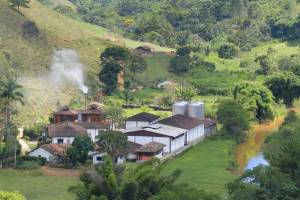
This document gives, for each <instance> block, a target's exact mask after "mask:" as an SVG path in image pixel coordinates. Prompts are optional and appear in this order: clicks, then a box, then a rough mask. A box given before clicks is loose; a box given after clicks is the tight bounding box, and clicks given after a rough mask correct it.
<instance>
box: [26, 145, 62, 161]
mask: <svg viewBox="0 0 300 200" xmlns="http://www.w3.org/2000/svg"><path fill="white" fill-rule="evenodd" d="M66 148H67V146H66V145H59V144H45V145H42V146H40V147H39V148H36V149H34V150H32V151H31V152H30V153H29V156H33V157H42V158H45V159H46V161H47V162H50V163H55V164H59V163H62V162H63V161H64V157H65V151H66Z"/></svg>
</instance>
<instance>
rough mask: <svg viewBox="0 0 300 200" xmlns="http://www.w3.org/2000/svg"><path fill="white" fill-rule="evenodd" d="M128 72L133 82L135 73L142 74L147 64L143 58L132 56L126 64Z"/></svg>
mask: <svg viewBox="0 0 300 200" xmlns="http://www.w3.org/2000/svg"><path fill="white" fill-rule="evenodd" d="M128 68H129V71H130V72H131V73H132V79H133V80H135V75H136V73H142V72H144V71H145V70H146V69H147V62H146V61H145V59H144V58H143V57H140V56H133V57H132V58H131V59H130V62H129V64H128Z"/></svg>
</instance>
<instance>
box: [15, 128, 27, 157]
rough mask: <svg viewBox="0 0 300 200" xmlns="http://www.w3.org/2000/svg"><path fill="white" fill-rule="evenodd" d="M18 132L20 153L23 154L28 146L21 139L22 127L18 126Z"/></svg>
mask: <svg viewBox="0 0 300 200" xmlns="http://www.w3.org/2000/svg"><path fill="white" fill-rule="evenodd" d="M18 131H19V134H18V137H17V138H18V141H19V143H20V145H21V153H22V155H25V154H26V153H27V152H29V151H30V147H29V146H28V144H27V143H26V142H25V141H24V140H23V139H22V137H23V129H22V128H18Z"/></svg>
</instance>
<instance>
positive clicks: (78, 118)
mask: <svg viewBox="0 0 300 200" xmlns="http://www.w3.org/2000/svg"><path fill="white" fill-rule="evenodd" d="M77 121H79V122H82V111H81V110H80V111H79V112H78V117H77Z"/></svg>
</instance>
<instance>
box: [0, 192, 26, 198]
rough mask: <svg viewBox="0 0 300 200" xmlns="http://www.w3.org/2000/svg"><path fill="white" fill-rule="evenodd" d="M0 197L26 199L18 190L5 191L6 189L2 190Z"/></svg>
mask: <svg viewBox="0 0 300 200" xmlns="http://www.w3.org/2000/svg"><path fill="white" fill-rule="evenodd" d="M0 199H1V200H26V199H25V197H23V196H22V195H21V194H20V193H18V192H4V191H0Z"/></svg>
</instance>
